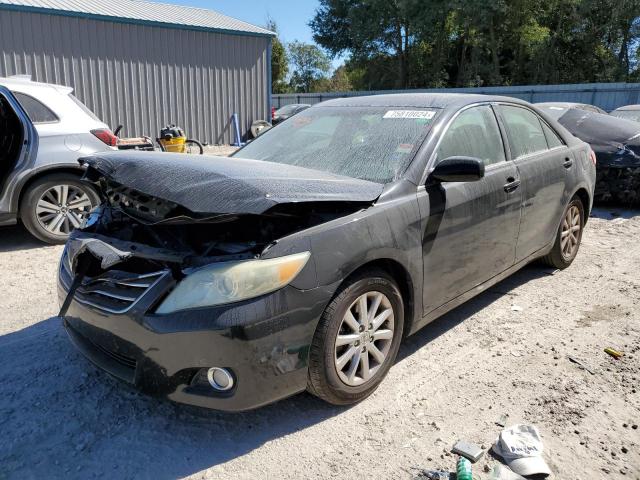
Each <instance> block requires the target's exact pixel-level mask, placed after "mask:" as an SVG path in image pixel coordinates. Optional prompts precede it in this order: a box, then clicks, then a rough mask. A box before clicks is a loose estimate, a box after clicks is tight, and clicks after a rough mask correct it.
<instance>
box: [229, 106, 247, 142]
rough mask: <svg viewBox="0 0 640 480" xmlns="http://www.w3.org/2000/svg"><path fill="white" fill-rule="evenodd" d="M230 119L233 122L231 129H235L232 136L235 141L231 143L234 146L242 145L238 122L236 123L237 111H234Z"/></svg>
mask: <svg viewBox="0 0 640 480" xmlns="http://www.w3.org/2000/svg"><path fill="white" fill-rule="evenodd" d="M231 121H232V122H233V129H234V130H235V132H234V137H235V139H236V141H235V143H233V144H232V145H233V146H234V147H242V146H243V145H244V144H243V143H242V140H241V139H240V124H239V123H238V114H237V113H234V114H233V115H232V116H231Z"/></svg>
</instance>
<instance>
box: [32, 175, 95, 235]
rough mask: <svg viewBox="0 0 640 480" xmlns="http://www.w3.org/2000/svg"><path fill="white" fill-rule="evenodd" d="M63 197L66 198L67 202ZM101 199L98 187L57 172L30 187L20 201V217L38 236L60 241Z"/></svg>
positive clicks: (73, 176)
mask: <svg viewBox="0 0 640 480" xmlns="http://www.w3.org/2000/svg"><path fill="white" fill-rule="evenodd" d="M65 192H66V193H65ZM56 199H58V200H59V201H58V202H56ZM60 199H62V200H65V199H66V203H65V202H64V201H62V200H60ZM40 202H41V203H40ZM99 203H100V197H99V196H98V194H97V193H96V191H95V190H94V189H93V188H91V186H89V185H86V184H85V183H83V182H81V181H80V179H79V178H78V177H77V176H75V175H71V174H65V173H56V174H52V175H47V176H46V177H42V178H41V179H39V180H37V181H36V182H34V183H33V184H32V185H30V186H29V187H28V189H27V191H26V192H25V193H24V194H23V196H22V199H21V201H20V219H21V220H22V223H23V224H24V226H25V227H26V228H27V230H28V231H29V232H30V233H31V234H32V235H33V236H34V237H36V238H37V239H39V240H42V241H43V242H46V243H52V244H61V243H64V242H66V240H67V238H68V237H69V233H70V232H71V231H72V230H73V228H75V227H77V226H79V225H80V223H81V222H82V219H83V218H84V215H86V214H87V213H88V212H89V211H91V209H92V208H94V207H95V206H97V205H98V204H99ZM73 207H75V208H73ZM58 208H60V210H58Z"/></svg>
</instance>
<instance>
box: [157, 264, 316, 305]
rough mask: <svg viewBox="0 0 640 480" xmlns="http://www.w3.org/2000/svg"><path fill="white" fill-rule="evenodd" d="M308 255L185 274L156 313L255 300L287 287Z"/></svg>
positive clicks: (201, 269) (224, 266) (221, 266)
mask: <svg viewBox="0 0 640 480" xmlns="http://www.w3.org/2000/svg"><path fill="white" fill-rule="evenodd" d="M310 256H311V254H310V253H309V252H303V253H296V254H294V255H287V256H286V257H278V258H270V259H268V260H246V261H240V262H225V263H215V264H211V265H207V266H206V267H202V268H199V269H197V270H194V271H193V272H191V273H190V274H188V275H187V276H186V277H185V278H183V279H182V280H181V281H180V283H178V285H177V286H176V288H174V289H173V291H172V292H171V293H170V294H169V296H168V297H167V298H166V299H165V300H164V301H163V302H162V303H161V304H160V306H159V307H158V309H157V310H156V312H157V313H160V314H164V313H172V312H176V311H178V310H186V309H188V308H196V307H209V306H213V305H223V304H225V303H232V302H239V301H241V300H246V299H248V298H254V297H258V296H260V295H264V294H266V293H270V292H273V291H275V290H278V289H279V288H282V287H284V286H285V285H288V284H289V283H290V282H291V281H292V280H293V279H294V278H296V275H298V273H300V271H301V270H302V269H303V268H304V266H305V265H306V263H307V261H308V260H309V257H310Z"/></svg>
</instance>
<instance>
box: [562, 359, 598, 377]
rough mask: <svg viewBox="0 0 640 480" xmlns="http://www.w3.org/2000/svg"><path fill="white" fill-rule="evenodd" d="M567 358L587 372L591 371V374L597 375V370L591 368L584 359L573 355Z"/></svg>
mask: <svg viewBox="0 0 640 480" xmlns="http://www.w3.org/2000/svg"><path fill="white" fill-rule="evenodd" d="M567 358H568V359H569V361H570V362H572V363H575V364H576V365H578V366H579V367H580V368H582V369H583V370H586V371H587V372H589V373H590V374H591V375H595V372H594V371H593V370H591V369H590V368H589V367H588V366H587V365H586V364H585V363H584V362H583V361H582V360H578V359H577V358H576V357H572V356H571V355H568V356H567Z"/></svg>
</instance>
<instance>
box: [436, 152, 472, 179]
mask: <svg viewBox="0 0 640 480" xmlns="http://www.w3.org/2000/svg"><path fill="white" fill-rule="evenodd" d="M482 177H484V162H483V161H482V160H480V159H479V158H473V157H449V158H445V159H444V160H442V161H441V162H440V163H438V164H437V165H436V168H435V169H434V170H433V172H431V175H429V178H432V179H434V180H437V181H439V182H475V181H477V180H480V179H481V178H482Z"/></svg>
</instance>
